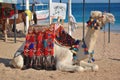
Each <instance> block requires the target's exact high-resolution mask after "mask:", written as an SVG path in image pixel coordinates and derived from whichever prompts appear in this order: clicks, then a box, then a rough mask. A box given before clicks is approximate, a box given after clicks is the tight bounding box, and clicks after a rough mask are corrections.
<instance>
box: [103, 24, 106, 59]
mask: <svg viewBox="0 0 120 80" xmlns="http://www.w3.org/2000/svg"><path fill="white" fill-rule="evenodd" d="M103 32H104V34H103V35H104V36H103V38H104V41H103V56H104V57H105V52H106V50H105V49H106V44H105V42H106V40H105V26H104V30H103Z"/></svg>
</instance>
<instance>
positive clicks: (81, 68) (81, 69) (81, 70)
mask: <svg viewBox="0 0 120 80" xmlns="http://www.w3.org/2000/svg"><path fill="white" fill-rule="evenodd" d="M77 71H80V72H84V71H85V69H84V68H83V67H81V66H80V67H79V68H78V69H77Z"/></svg>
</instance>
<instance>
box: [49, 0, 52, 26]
mask: <svg viewBox="0 0 120 80" xmlns="http://www.w3.org/2000/svg"><path fill="white" fill-rule="evenodd" d="M51 5H52V0H49V24H51V23H52V18H51V16H50V15H51Z"/></svg>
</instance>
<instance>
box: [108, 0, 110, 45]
mask: <svg viewBox="0 0 120 80" xmlns="http://www.w3.org/2000/svg"><path fill="white" fill-rule="evenodd" d="M108 12H109V13H110V0H109V1H108ZM108 43H110V23H108Z"/></svg>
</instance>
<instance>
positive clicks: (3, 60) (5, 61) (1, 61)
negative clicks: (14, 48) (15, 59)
mask: <svg viewBox="0 0 120 80" xmlns="http://www.w3.org/2000/svg"><path fill="white" fill-rule="evenodd" d="M10 61H11V59H7V58H0V63H3V64H4V65H5V66H6V67H10V64H9V63H10Z"/></svg>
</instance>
